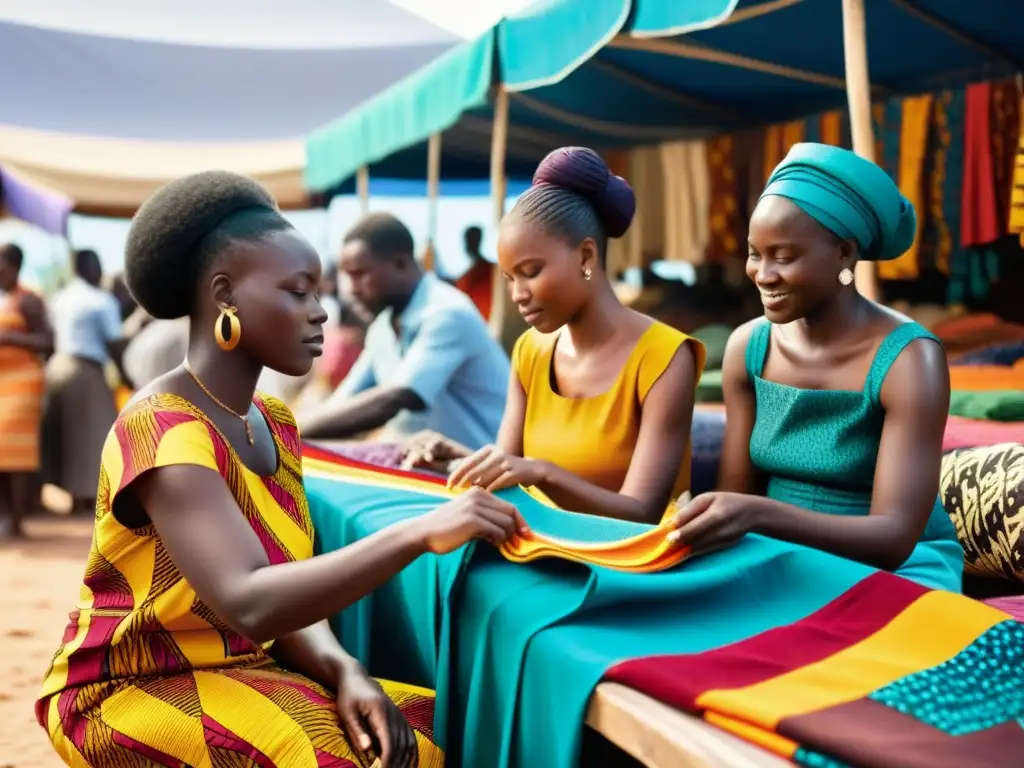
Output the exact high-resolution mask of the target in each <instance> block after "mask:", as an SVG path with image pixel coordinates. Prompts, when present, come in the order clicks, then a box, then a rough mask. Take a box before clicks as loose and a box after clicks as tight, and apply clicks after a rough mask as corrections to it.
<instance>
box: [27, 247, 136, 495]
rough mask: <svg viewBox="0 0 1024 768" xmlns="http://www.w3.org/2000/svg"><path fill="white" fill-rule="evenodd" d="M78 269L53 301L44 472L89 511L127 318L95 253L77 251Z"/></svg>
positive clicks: (110, 415) (109, 421)
mask: <svg viewBox="0 0 1024 768" xmlns="http://www.w3.org/2000/svg"><path fill="white" fill-rule="evenodd" d="M74 269H75V277H74V278H72V280H71V282H70V283H68V285H67V286H65V287H64V288H63V289H62V290H61V291H59V292H58V293H57V294H56V296H54V299H53V301H52V302H51V303H50V314H51V316H52V320H53V323H52V324H53V331H54V349H55V353H56V354H55V355H54V356H53V358H52V359H51V360H50V362H49V363H48V364H47V366H46V408H45V413H44V416H43V446H44V447H43V475H44V478H45V479H46V480H47V481H48V482H51V483H54V484H55V485H58V486H60V487H61V488H63V489H64V490H65V491H67V492H68V493H69V494H70V495H71V497H72V498H73V499H74V500H75V507H76V510H77V511H79V512H82V513H87V512H91V511H92V510H91V507H92V506H94V505H95V501H96V486H97V484H98V481H99V467H100V454H101V453H102V451H103V443H104V441H105V440H106V437H107V433H108V432H109V431H110V427H111V426H112V425H113V423H114V419H115V418H116V417H117V412H116V410H115V407H114V394H113V392H111V390H110V387H109V386H108V384H107V380H106V373H105V367H106V365H107V363H109V362H110V351H109V346H110V344H111V343H112V342H114V341H116V340H117V339H119V338H120V337H121V322H122V320H121V308H120V306H119V305H118V303H117V299H115V298H114V296H113V295H112V294H110V293H108V292H107V291H104V290H103V289H101V288H100V287H99V285H100V281H101V280H102V278H103V270H102V268H101V266H100V260H99V256H97V255H96V252H95V251H90V250H82V251H77V252H76V253H75V255H74Z"/></svg>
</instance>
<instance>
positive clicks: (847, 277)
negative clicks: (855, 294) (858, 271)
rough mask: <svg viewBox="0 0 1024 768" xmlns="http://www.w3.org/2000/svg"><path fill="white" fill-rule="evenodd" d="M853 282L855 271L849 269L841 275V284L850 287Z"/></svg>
mask: <svg viewBox="0 0 1024 768" xmlns="http://www.w3.org/2000/svg"><path fill="white" fill-rule="evenodd" d="M852 282H853V270H851V269H850V268H849V267H847V268H846V269H844V270H843V271H842V272H840V273H839V284H840V285H850V284H851V283H852Z"/></svg>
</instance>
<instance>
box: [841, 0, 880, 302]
mask: <svg viewBox="0 0 1024 768" xmlns="http://www.w3.org/2000/svg"><path fill="white" fill-rule="evenodd" d="M843 54H844V57H845V61H846V98H847V101H848V102H849V105H850V133H851V134H852V139H853V151H854V152H856V153H857V154H858V155H860V156H861V157H863V158H865V159H867V160H870V161H871V162H875V131H874V126H873V125H872V122H871V79H870V77H869V76H868V46H867V25H866V23H865V19H864V0H843ZM856 275H857V290H859V291H860V292H861V293H862V294H863V295H864V296H866V297H867V298H869V299H871V300H872V301H878V300H879V290H878V276H877V273H876V271H875V263H874V262H873V261H860V262H858V263H857V271H856Z"/></svg>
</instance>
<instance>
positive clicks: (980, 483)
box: [939, 443, 1024, 582]
mask: <svg viewBox="0 0 1024 768" xmlns="http://www.w3.org/2000/svg"><path fill="white" fill-rule="evenodd" d="M939 492H940V494H941V495H942V504H943V506H944V507H945V508H946V512H947V513H948V514H949V517H950V519H951V520H952V521H953V525H954V526H955V527H956V534H957V538H958V539H959V540H960V544H961V545H962V546H963V548H964V553H965V555H966V558H965V563H964V570H965V571H966V572H967V573H970V574H974V575H976V576H990V577H991V576H995V577H999V578H1004V579H1010V580H1011V581H1019V582H1024V533H1022V530H1024V446H1021V445H1019V444H1017V443H1003V444H1001V445H992V446H985V447H981V448H970V449H967V450H961V451H953V452H951V453H948V454H946V455H945V456H944V457H943V459H942V475H941V481H940V484H939Z"/></svg>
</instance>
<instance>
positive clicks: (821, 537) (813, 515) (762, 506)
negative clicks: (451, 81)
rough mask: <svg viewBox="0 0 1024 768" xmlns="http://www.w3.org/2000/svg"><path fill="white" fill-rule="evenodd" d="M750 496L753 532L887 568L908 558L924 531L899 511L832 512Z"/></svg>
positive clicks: (896, 566) (891, 569) (896, 565)
mask: <svg viewBox="0 0 1024 768" xmlns="http://www.w3.org/2000/svg"><path fill="white" fill-rule="evenodd" d="M750 499H751V502H750V503H751V506H752V508H751V510H750V513H751V520H752V527H751V530H752V531H753V532H755V533H761V534H764V535H765V536H770V537H772V538H774V539H782V540H784V541H790V542H793V543H794V544H804V545H806V546H809V547H814V548H815V549H820V550H824V551H826V552H831V553H832V554H835V555H839V556H840V557H845V558H846V559H848V560H856V561H857V562H860V563H864V564H865V565H870V566H873V567H875V568H881V569H883V570H887V571H895V570H896V569H897V568H899V567H900V566H901V565H903V563H904V562H906V560H907V558H908V557H909V556H910V553H911V552H912V551H913V549H914V546H915V544H916V543H917V540H918V538H919V535H920V531H916V532H915V531H912V530H910V526H908V524H907V522H906V521H905V520H901V519H899V518H898V517H896V516H895V515H880V514H875V515H831V514H826V513H822V512H812V511H811V510H808V509H803V508H802V507H797V506H794V505H792V504H786V503H784V502H781V501H775V500H774V499H768V498H764V497H761V496H752V497H750Z"/></svg>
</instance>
